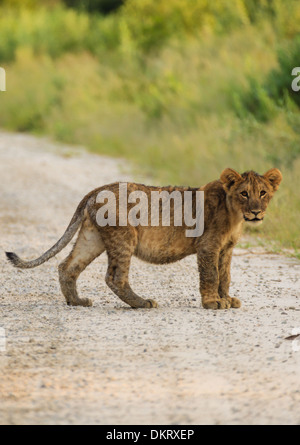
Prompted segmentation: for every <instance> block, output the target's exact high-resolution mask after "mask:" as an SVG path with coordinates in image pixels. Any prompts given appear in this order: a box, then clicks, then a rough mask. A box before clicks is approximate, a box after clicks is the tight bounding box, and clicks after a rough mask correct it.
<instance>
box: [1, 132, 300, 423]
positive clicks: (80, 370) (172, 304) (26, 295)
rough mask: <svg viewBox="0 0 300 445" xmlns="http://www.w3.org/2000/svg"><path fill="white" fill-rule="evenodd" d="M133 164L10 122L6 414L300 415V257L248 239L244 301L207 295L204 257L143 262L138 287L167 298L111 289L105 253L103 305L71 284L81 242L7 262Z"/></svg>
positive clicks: (241, 275)
mask: <svg viewBox="0 0 300 445" xmlns="http://www.w3.org/2000/svg"><path fill="white" fill-rule="evenodd" d="M70 155H72V156H70ZM122 169H123V166H122V163H120V162H117V161H114V160H111V159H109V158H105V157H97V156H94V155H91V154H86V153H84V152H83V153H81V152H78V153H77V152H76V150H74V149H73V148H69V147H61V146H57V145H54V144H52V143H50V142H48V141H47V140H45V139H36V138H34V137H30V136H24V135H14V134H11V135H10V134H7V133H0V178H1V181H0V230H1V232H0V248H1V249H0V250H1V254H0V310H1V312H0V423H1V424H93V423H97V424H112V425H113V424H149V425H153V424H189V425H191V424H264V423H266V424H279V423H283V424H300V337H299V340H297V339H294V340H285V337H287V336H289V335H291V334H292V333H295V332H298V331H297V329H298V330H299V333H300V280H299V279H300V263H299V262H297V261H296V260H292V259H288V258H285V257H283V256H280V255H266V254H261V252H260V253H259V254H253V253H251V252H247V251H244V250H240V249H236V250H235V256H234V258H233V268H232V291H231V295H232V296H237V297H238V298H240V299H241V300H242V303H243V306H242V308H241V309H238V310H225V311H207V310H204V309H202V308H201V307H200V297H199V292H198V276H197V267H196V259H195V257H194V256H192V257H189V258H187V259H185V260H183V261H181V262H179V263H176V264H173V265H168V266H154V265H150V264H145V263H142V262H140V261H139V260H136V259H135V260H134V261H133V264H132V269H131V282H132V285H133V288H134V289H135V290H137V291H138V292H139V293H140V294H141V295H142V296H144V297H146V298H154V299H155V300H156V301H157V302H158V303H159V306H160V307H159V309H156V310H131V309H130V308H128V307H126V306H125V305H124V304H123V303H122V302H121V301H120V300H119V299H118V298H117V297H115V296H114V294H112V293H111V291H110V290H109V289H108V288H107V286H106V284H105V282H104V276H105V271H106V255H105V254H104V255H102V256H101V257H100V258H99V259H98V260H96V261H95V262H94V263H93V264H92V265H91V266H90V267H89V268H88V269H87V270H86V271H85V272H84V274H83V275H82V278H81V280H80V283H79V284H80V286H79V287H80V291H81V294H82V295H85V296H87V297H89V298H92V299H93V300H94V306H93V307H92V308H81V307H80V308H74V307H67V306H66V305H65V301H64V298H63V297H62V295H61V293H60V290H59V285H58V279H57V265H58V264H59V262H60V261H61V260H62V259H63V258H64V257H65V256H66V255H67V251H68V250H69V249H66V251H64V252H63V253H62V254H60V255H59V256H58V257H57V258H55V259H53V260H51V261H50V262H49V263H47V264H44V265H43V266H41V267H40V268H38V269H34V270H30V271H21V270H17V269H14V268H12V267H11V266H10V264H8V262H7V261H6V259H5V256H4V251H15V252H16V253H18V254H19V255H20V256H21V257H24V258H25V259H26V258H28V259H31V258H34V257H37V256H39V255H40V254H41V253H43V252H44V251H45V250H46V249H48V248H49V247H50V246H52V245H53V244H54V242H56V241H57V239H58V238H59V237H60V236H61V235H62V233H63V232H64V230H65V228H66V226H67V224H68V223H69V220H70V218H71V216H72V214H73V212H74V210H75V207H76V206H77V204H78V202H79V200H80V199H81V198H82V196H83V195H84V194H85V193H86V192H88V191H90V190H91V189H93V188H94V187H96V186H99V185H102V184H105V183H109V182H112V181H116V180H127V179H129V177H128V176H127V175H126V174H125V173H122ZM135 179H138V180H140V179H141V178H135ZM4 335H5V338H4ZM5 340H6V343H5Z"/></svg>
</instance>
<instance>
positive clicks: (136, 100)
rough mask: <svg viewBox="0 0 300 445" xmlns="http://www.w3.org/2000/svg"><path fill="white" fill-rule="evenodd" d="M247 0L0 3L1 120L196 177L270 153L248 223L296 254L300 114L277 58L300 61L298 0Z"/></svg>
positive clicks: (252, 163) (141, 166)
mask: <svg viewBox="0 0 300 445" xmlns="http://www.w3.org/2000/svg"><path fill="white" fill-rule="evenodd" d="M213 3H214V5H215V6H214V7H212V4H213ZM252 3H253V4H254V3H255V2H254V0H253V2H243V1H238V0H236V1H235V6H232V8H233V9H230V8H229V6H228V2H224V1H222V0H219V1H216V2H211V3H210V2H204V1H202V0H195V2H193V4H194V6H195V7H196V6H197V8H198V9H197V8H196V9H197V11H198V12H197V11H196V12H195V10H193V9H191V10H188V9H187V8H186V5H187V0H172V1H171V0H170V2H169V3H168V6H163V5H162V4H161V2H150V0H149V1H146V0H140V1H139V2H137V0H130V1H128V2H127V6H126V7H125V8H123V9H120V10H119V11H118V13H117V14H113V15H110V16H108V17H106V18H104V17H101V16H89V15H88V14H86V13H83V12H76V11H73V10H65V9H63V8H61V7H55V8H52V9H51V10H48V9H45V8H42V9H40V8H37V9H33V10H30V11H29V10H26V9H23V8H21V10H20V11H19V12H17V11H16V10H12V9H10V10H9V13H8V15H7V14H6V15H5V19H4V18H3V17H4V16H3V15H0V17H1V18H0V65H1V66H4V67H5V69H6V71H7V92H6V93H1V96H0V126H1V127H3V128H6V129H9V130H12V131H26V132H32V133H36V134H48V135H50V136H52V137H53V138H54V139H56V140H59V141H63V142H67V143H75V144H80V145H85V146H86V147H87V148H88V149H89V150H91V151H93V152H96V153H100V154H106V155H110V156H116V157H124V158H126V159H128V160H129V161H132V163H133V166H134V172H135V175H136V178H137V180H138V177H139V176H144V175H147V176H148V177H149V181H151V182H155V183H161V184H170V183H173V184H189V185H191V186H197V185H202V184H204V183H206V182H208V181H211V180H214V179H216V178H218V177H219V175H220V172H221V171H222V170H223V169H224V168H226V167H232V168H235V169H237V170H238V171H245V170H249V169H253V170H256V171H258V172H259V173H264V172H265V171H266V170H267V169H269V168H271V167H274V166H275V167H278V168H280V169H281V170H282V172H283V177H284V180H283V183H282V186H281V187H280V190H279V191H278V192H277V194H276V195H275V198H274V200H273V202H272V203H271V205H270V211H269V213H268V216H267V218H266V222H265V224H264V225H263V226H261V228H260V229H259V231H258V232H253V233H254V234H257V236H258V234H259V236H262V237H263V239H264V242H266V243H269V244H270V245H271V244H272V243H274V242H275V243H276V245H277V246H279V248H289V249H294V251H295V252H296V254H297V252H299V249H300V237H299V219H300V197H299V189H300V179H299V174H298V171H299V168H300V150H299V147H300V131H299V123H300V120H299V108H298V102H297V100H298V96H297V97H296V100H294V99H293V97H289V96H288V95H287V93H286V91H287V89H288V87H289V85H288V83H289V78H288V77H287V76H286V72H287V70H289V66H290V65H289V64H292V63H294V62H295V66H298V65H299V62H298V61H297V60H294V59H295V49H294V48H295V47H297V39H298V38H297V35H296V34H297V32H296V30H297V27H296V26H295V23H296V21H297V20H298V19H297V17H300V8H299V6H297V5H298V3H297V2H293V1H291V3H290V5H291V6H290V7H291V8H292V7H293V8H294V10H293V14H287V13H286V11H285V9H286V8H284V2H283V1H280V0H276V1H274V2H273V3H274V5H275V6H276V7H277V10H278V11H277V13H276V11H275V12H274V11H273V13H272V14H271V15H270V11H269V10H268V9H266V5H268V4H269V3H268V2H266V1H263V0H261V1H258V2H257V3H258V4H260V5H261V9H259V8H254V9H252V10H250V9H251V8H250V6H251V4H252ZM171 4H172V5H173V8H171V6H170V5H171ZM165 5H166V4H165ZM207 5H210V6H207ZM226 5H227V6H226ZM245 5H247V7H246V6H245ZM174 8H175V9H174ZM176 8H177V9H176ZM201 8H202V9H201ZM218 8H219V9H218ZM226 8H227V9H226ZM228 8H229V9H228ZM247 8H248V9H247ZM249 8H250V9H249ZM264 8H265V9H264ZM258 10H260V11H261V14H258V13H257V11H258ZM145 11H147V12H148V15H147V20H146V19H145V20H143V17H144V15H145ZM175 11H177V13H176V14H175ZM193 11H194V12H193ZM199 11H200V12H201V17H202V19H203V20H202V21H201V26H199V20H198V21H197V19H196V18H195V17H197V14H199ZM253 14H255V17H254V16H253ZM166 18H168V20H169V21H168V23H165V22H164V20H166ZM226 23H227V24H228V23H230V26H227V25H226ZM158 24H160V26H159V25H158ZM197 24H198V26H197ZM10 30H13V32H11V31H10ZM295 42H296V43H295ZM295 45H296V46H295ZM289 47H291V48H292V49H293V51H291V53H288V48H289ZM282 48H285V54H287V57H286V58H283V57H282V56H280V54H282ZM287 61H288V62H287ZM286 66H287V68H286ZM274 73H278V77H276V76H275V74H274ZM274 76H275V77H274ZM276 79H277V80H276ZM278 80H280V82H279V81H278ZM290 80H291V81H292V78H291V79H290ZM277 81H278V82H277ZM270 82H273V83H272V88H271V89H268V88H267V87H268V85H269V86H270ZM276 85H278V88H277V89H275V86H276ZM274 91H276V95H275V94H274ZM299 94H300V93H299ZM299 97H300V96H299ZM272 245H273V244H272Z"/></svg>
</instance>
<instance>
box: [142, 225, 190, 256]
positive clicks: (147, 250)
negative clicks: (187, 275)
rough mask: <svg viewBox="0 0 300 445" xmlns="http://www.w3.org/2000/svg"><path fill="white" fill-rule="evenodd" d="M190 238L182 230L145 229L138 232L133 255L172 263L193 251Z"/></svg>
mask: <svg viewBox="0 0 300 445" xmlns="http://www.w3.org/2000/svg"><path fill="white" fill-rule="evenodd" d="M195 252H196V251H195V248H194V246H193V242H192V239H191V238H186V236H185V234H184V232H182V231H179V230H178V231H168V230H162V228H161V227H160V230H157V231H156V230H153V228H152V230H146V231H143V232H142V233H141V234H139V238H138V244H137V246H136V249H135V252H134V255H135V256H137V257H138V258H140V259H141V260H143V261H147V262H149V263H155V264H166V263H172V262H175V261H178V260H181V259H182V258H184V257H186V256H187V255H191V254H193V253H195Z"/></svg>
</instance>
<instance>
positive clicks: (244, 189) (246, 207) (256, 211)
mask: <svg viewBox="0 0 300 445" xmlns="http://www.w3.org/2000/svg"><path fill="white" fill-rule="evenodd" d="M220 179H221V182H222V184H223V188H224V190H225V192H226V194H227V199H228V201H229V203H230V206H231V208H232V210H233V211H235V212H237V213H238V214H239V215H240V216H241V217H243V218H244V220H245V221H249V222H250V223H251V224H260V223H261V222H262V220H263V219H264V216H265V213H266V209H267V207H268V204H269V202H270V200H271V198H272V196H273V195H274V193H275V192H276V190H277V189H278V187H279V184H280V182H281V180H282V174H281V172H280V171H279V170H278V169H277V168H272V169H271V170H269V171H267V173H265V174H264V175H263V176H261V175H259V174H258V173H255V172H254V171H248V172H245V173H243V174H242V175H240V174H239V173H237V172H236V171H235V170H233V169H231V168H226V169H225V170H224V171H223V172H222V174H221V177H220Z"/></svg>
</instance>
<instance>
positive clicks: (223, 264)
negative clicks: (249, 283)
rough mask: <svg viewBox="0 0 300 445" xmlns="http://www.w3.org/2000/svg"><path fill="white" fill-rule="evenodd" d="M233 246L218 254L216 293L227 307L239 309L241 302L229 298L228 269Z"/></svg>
mask: <svg viewBox="0 0 300 445" xmlns="http://www.w3.org/2000/svg"><path fill="white" fill-rule="evenodd" d="M232 251H233V245H230V246H228V247H227V248H225V249H224V250H222V251H221V252H220V256H219V289H218V293H219V296H220V297H221V298H222V299H225V300H227V301H228V304H230V306H229V307H232V308H239V307H241V302H240V300H239V299H238V298H235V297H230V296H229V287H230V280H231V276H230V268H231V258H232Z"/></svg>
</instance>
